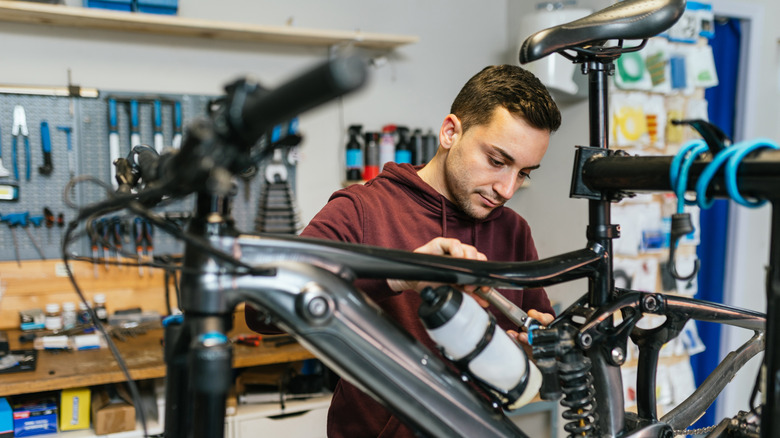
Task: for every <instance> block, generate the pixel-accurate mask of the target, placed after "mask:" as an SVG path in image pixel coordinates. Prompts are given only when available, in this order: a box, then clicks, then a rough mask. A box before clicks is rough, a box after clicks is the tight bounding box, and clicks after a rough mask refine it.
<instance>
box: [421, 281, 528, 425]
mask: <svg viewBox="0 0 780 438" xmlns="http://www.w3.org/2000/svg"><path fill="white" fill-rule="evenodd" d="M420 295H421V297H422V299H423V304H422V305H421V306H420V309H419V311H418V314H419V316H420V318H421V319H422V322H423V325H424V326H425V329H426V331H427V332H428V335H429V336H430V337H431V339H433V341H434V342H436V344H437V345H438V346H439V347H440V348H441V349H442V351H443V352H444V355H445V357H446V358H447V359H448V360H450V361H452V362H454V363H455V364H456V365H457V366H458V367H459V368H460V369H461V371H464V372H465V373H467V374H468V375H469V376H470V377H472V378H473V379H474V380H475V381H476V382H477V383H479V384H480V385H482V386H485V387H486V388H487V389H489V390H491V392H493V394H494V395H496V396H498V398H499V399H500V400H501V401H502V404H503V405H504V407H507V408H509V409H516V408H519V407H521V406H523V405H525V404H527V403H528V402H530V401H531V399H533V397H534V396H535V395H536V394H537V393H538V392H539V387H540V386H541V373H540V372H539V370H538V369H537V368H536V366H535V365H534V364H533V362H531V361H530V360H528V357H527V356H526V354H525V351H523V348H522V347H521V346H520V345H519V344H518V343H517V341H515V340H513V339H512V338H510V337H509V335H508V334H507V333H506V332H505V331H504V330H503V329H502V328H501V327H499V326H498V325H496V324H495V319H494V318H492V316H490V315H489V314H488V313H487V312H486V311H485V309H483V308H482V307H480V306H479V304H477V302H476V301H475V300H474V298H472V297H471V296H469V295H466V294H463V293H461V292H460V291H458V290H456V289H454V288H452V287H449V286H441V287H439V288H437V289H432V288H426V289H424V290H423V291H422V292H421V293H420Z"/></svg>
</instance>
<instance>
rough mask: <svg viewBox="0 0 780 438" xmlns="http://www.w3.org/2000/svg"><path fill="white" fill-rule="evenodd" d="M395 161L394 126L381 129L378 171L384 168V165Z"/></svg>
mask: <svg viewBox="0 0 780 438" xmlns="http://www.w3.org/2000/svg"><path fill="white" fill-rule="evenodd" d="M393 160H395V125H385V126H383V127H382V138H381V139H380V140H379V169H380V170H382V169H383V168H384V167H385V163H388V162H390V161H393Z"/></svg>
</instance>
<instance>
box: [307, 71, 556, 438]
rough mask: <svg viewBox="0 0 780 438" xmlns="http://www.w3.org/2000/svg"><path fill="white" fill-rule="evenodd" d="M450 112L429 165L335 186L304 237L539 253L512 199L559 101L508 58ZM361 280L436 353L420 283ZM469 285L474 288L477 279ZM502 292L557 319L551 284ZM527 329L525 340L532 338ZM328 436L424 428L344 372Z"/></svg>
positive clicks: (404, 433)
mask: <svg viewBox="0 0 780 438" xmlns="http://www.w3.org/2000/svg"><path fill="white" fill-rule="evenodd" d="M450 112H451V114H449V115H447V117H445V118H444V121H443V123H442V125H441V129H440V131H439V148H438V151H437V153H436V155H435V157H434V158H433V159H432V160H431V161H430V162H429V163H428V164H426V165H425V166H424V167H421V168H419V167H418V168H415V167H413V166H411V165H408V164H402V165H398V164H395V163H388V164H387V165H385V168H384V170H383V172H382V173H381V174H380V175H379V176H377V177H376V178H374V179H373V180H371V181H368V182H367V183H366V184H365V185H353V186H351V187H348V188H346V189H343V190H340V191H338V192H336V193H334V194H333V196H332V197H331V198H330V200H329V202H328V204H327V205H326V206H325V207H324V208H323V209H322V210H321V211H320V212H319V213H318V214H317V215H316V216H315V217H314V219H313V220H312V221H311V223H310V224H309V225H308V226H307V227H306V229H305V230H304V231H303V233H302V235H303V236H307V237H318V238H325V239H331V240H340V241H344V242H352V243H362V244H368V245H374V246H381V247H388V248H396V249H405V250H415V251H416V252H421V253H427V254H438V255H450V256H453V257H463V258H470V259H477V260H492V261H526V260H535V259H537V258H538V256H537V253H536V248H535V247H534V244H533V240H532V238H531V233H530V230H529V227H528V224H527V223H526V221H525V220H524V219H523V218H521V217H520V216H519V215H518V214H517V213H515V212H513V211H512V210H510V209H508V208H505V207H503V205H504V203H505V202H507V201H508V200H509V199H510V198H511V197H512V195H513V194H514V193H515V191H517V189H518V188H519V187H520V186H521V185H522V184H523V181H524V180H525V179H526V178H529V174H530V173H531V171H533V170H534V169H537V168H538V167H539V165H540V163H541V160H542V157H543V156H544V154H545V152H546V150H547V146H548V144H549V139H550V134H551V133H552V132H554V131H555V130H557V129H558V127H559V126H560V122H561V116H560V112H559V111H558V108H557V106H556V105H555V103H554V102H553V100H552V99H551V97H550V95H549V94H548V92H547V90H546V88H545V87H544V86H543V85H542V83H541V82H540V81H539V80H538V79H537V78H536V77H534V76H533V75H532V74H531V73H529V72H527V71H526V70H523V69H522V68H520V67H516V66H510V65H502V66H491V67H487V68H485V69H484V70H482V71H481V72H480V73H478V74H477V75H475V76H474V77H473V78H471V79H470V80H469V81H468V82H467V83H466V85H465V86H464V87H463V89H462V90H461V91H460V93H459V94H458V96H457V97H456V99H455V101H454V102H453V104H452V107H451V110H450ZM356 286H357V287H358V288H359V289H361V290H363V291H364V292H365V293H366V294H367V295H368V296H369V297H370V298H371V299H372V300H374V301H375V302H376V303H377V304H378V305H379V306H380V307H381V308H382V309H383V310H384V311H385V312H386V313H387V314H388V315H389V317H390V318H393V319H394V320H396V321H397V322H398V323H400V325H401V326H403V327H404V328H405V329H406V330H407V331H409V333H411V334H412V335H413V336H414V337H415V338H417V339H419V340H420V341H421V342H423V343H424V344H425V345H427V346H428V347H429V348H432V349H433V350H434V351H435V348H434V345H433V342H432V341H431V340H430V339H429V337H428V336H427V334H426V333H425V331H424V328H423V326H422V323H421V322H420V320H419V318H418V317H417V308H418V307H419V304H420V302H421V301H420V297H419V294H418V292H419V290H420V289H421V288H422V287H421V285H418V284H416V283H415V282H407V281H400V280H358V281H357V282H356ZM462 289H463V290H465V291H466V292H473V291H474V289H475V286H469V287H466V288H462ZM502 292H504V295H505V296H507V297H508V298H509V299H511V300H512V301H513V302H515V303H516V304H517V305H518V306H520V307H522V308H523V309H525V310H526V311H529V314H530V315H531V316H532V317H535V318H536V319H538V320H540V321H541V322H542V323H543V324H547V323H549V322H551V321H552V315H551V314H552V307H551V306H550V302H549V300H548V298H547V295H546V294H545V292H544V290H542V289H529V290H524V291H502ZM478 301H480V304H481V305H483V307H486V306H487V303H486V302H485V301H483V300H478ZM494 314H495V316H496V319H497V322H498V323H499V324H500V325H501V326H502V327H503V328H504V329H506V330H510V333H512V334H513V335H515V336H518V335H517V333H516V332H514V331H512V330H511V329H516V327H515V326H513V325H512V323H511V322H510V321H509V320H508V319H507V318H506V317H504V316H503V315H501V314H499V313H497V312H494ZM524 336H525V334H522V335H520V336H518V339H520V340H521V341H525V339H526V338H525V337H524ZM328 436H329V437H332V438H340V437H344V438H354V437H369V436H370V437H378V436H381V437H412V436H415V435H414V433H413V432H412V431H411V430H410V429H409V428H407V427H406V426H405V425H403V424H402V423H401V422H400V421H399V420H398V419H397V418H395V417H393V416H392V415H391V414H390V413H389V412H388V411H387V410H386V409H385V408H384V407H383V406H382V405H380V404H379V403H378V402H376V401H374V400H373V399H372V398H370V397H369V396H367V395H365V394H364V393H362V392H361V391H360V390H358V389H357V388H356V387H355V386H353V385H352V384H350V383H349V382H346V381H344V379H342V380H341V381H340V382H339V383H338V386H337V387H336V390H335V392H334V394H333V401H332V403H331V408H330V411H329V414H328Z"/></svg>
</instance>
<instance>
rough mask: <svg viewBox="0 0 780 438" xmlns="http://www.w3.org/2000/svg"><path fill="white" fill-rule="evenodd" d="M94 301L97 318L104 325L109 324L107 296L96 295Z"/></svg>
mask: <svg viewBox="0 0 780 438" xmlns="http://www.w3.org/2000/svg"><path fill="white" fill-rule="evenodd" d="M92 301H93V302H94V303H95V305H94V310H95V316H97V319H98V320H99V321H100V322H102V323H104V324H105V323H108V310H106V295H105V294H96V295H95V296H94V297H92Z"/></svg>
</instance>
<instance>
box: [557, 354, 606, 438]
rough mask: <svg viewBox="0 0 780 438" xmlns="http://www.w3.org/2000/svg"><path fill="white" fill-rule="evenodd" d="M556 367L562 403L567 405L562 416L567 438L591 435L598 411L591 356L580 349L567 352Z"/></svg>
mask: <svg viewBox="0 0 780 438" xmlns="http://www.w3.org/2000/svg"><path fill="white" fill-rule="evenodd" d="M558 366H559V378H560V382H561V391H562V392H563V398H562V399H561V406H563V407H564V408H566V410H565V411H564V412H563V414H562V417H563V418H564V420H567V423H566V424H565V425H564V427H563V428H564V430H566V432H567V433H568V434H569V438H574V437H589V436H592V434H593V432H594V429H595V427H596V421H597V420H598V414H596V400H595V391H594V389H593V376H592V375H591V374H590V368H591V363H590V359H589V358H587V357H586V356H585V355H584V354H582V352H580V351H576V350H575V351H570V352H568V353H566V354H565V355H564V356H563V357H561V359H560V362H559V364H558Z"/></svg>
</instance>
